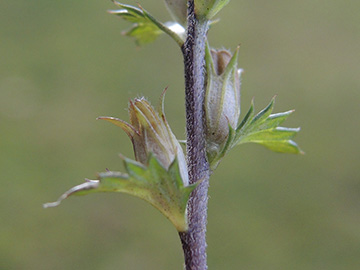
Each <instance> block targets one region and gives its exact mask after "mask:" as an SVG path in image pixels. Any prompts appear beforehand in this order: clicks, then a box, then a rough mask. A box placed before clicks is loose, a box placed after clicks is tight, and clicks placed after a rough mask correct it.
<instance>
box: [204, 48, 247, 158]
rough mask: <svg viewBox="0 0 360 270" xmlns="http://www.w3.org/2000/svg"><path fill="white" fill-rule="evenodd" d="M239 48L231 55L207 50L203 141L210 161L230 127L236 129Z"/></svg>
mask: <svg viewBox="0 0 360 270" xmlns="http://www.w3.org/2000/svg"><path fill="white" fill-rule="evenodd" d="M238 51H239V47H238V48H237V49H236V51H235V53H234V55H231V53H230V52H228V51H226V50H209V48H207V50H206V56H205V58H206V72H207V82H206V94H205V115H206V142H207V152H208V158H209V162H210V163H211V161H212V160H213V159H214V158H215V157H216V156H217V155H218V154H219V153H220V152H221V151H222V150H223V148H224V145H225V143H226V140H227V137H228V135H229V126H230V127H231V128H233V129H236V127H237V125H238V121H239V117H240V74H241V71H242V70H239V69H238V68H237V57H238Z"/></svg>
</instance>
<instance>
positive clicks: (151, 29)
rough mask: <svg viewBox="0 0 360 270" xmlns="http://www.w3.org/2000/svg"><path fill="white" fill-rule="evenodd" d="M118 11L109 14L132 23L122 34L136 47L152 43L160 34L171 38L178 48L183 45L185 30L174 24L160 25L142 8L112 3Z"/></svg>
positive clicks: (111, 11)
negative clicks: (133, 40)
mask: <svg viewBox="0 0 360 270" xmlns="http://www.w3.org/2000/svg"><path fill="white" fill-rule="evenodd" d="M113 2H114V3H115V4H116V5H117V6H119V7H121V9H119V10H110V11H109V13H110V14H114V15H117V16H119V17H121V18H122V19H124V20H126V21H129V22H131V23H133V25H132V27H131V28H130V29H129V30H127V31H124V32H123V34H125V35H126V36H130V37H133V38H135V42H136V44H137V45H143V44H146V43H150V42H153V41H154V40H155V39H156V38H157V37H158V36H159V35H161V34H162V33H166V34H168V35H169V36H170V37H172V38H173V39H174V40H175V42H176V43H178V45H179V46H182V44H183V43H184V40H183V39H184V38H185V36H184V34H185V29H184V28H183V27H182V26H181V25H180V24H178V23H176V22H167V23H165V24H162V23H161V22H159V21H158V20H156V19H155V18H154V17H153V16H152V15H151V14H150V13H148V12H147V11H146V10H144V9H143V8H141V7H140V8H136V7H133V6H130V5H125V4H121V3H119V2H117V1H113Z"/></svg>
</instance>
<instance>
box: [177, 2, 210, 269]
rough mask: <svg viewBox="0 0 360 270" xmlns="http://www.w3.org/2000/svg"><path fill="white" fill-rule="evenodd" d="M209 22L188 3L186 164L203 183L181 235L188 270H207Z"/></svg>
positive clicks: (192, 176) (194, 195) (192, 179)
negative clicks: (205, 107)
mask: <svg viewBox="0 0 360 270" xmlns="http://www.w3.org/2000/svg"><path fill="white" fill-rule="evenodd" d="M207 30H208V21H199V20H198V19H197V18H196V16H195V13H194V1H193V0H190V1H188V29H187V38H186V41H185V43H184V45H183V47H182V52H183V55H184V66H185V94H186V131H187V159H188V160H187V162H188V169H189V180H190V183H195V182H197V181H199V180H201V183H200V185H199V186H198V187H197V188H196V189H195V190H194V191H193V192H192V194H191V197H190V199H189V202H188V222H189V229H188V231H186V232H180V233H179V235H180V239H181V243H182V247H183V250H184V258H185V267H186V270H206V269H207V262H206V223H207V203H208V195H207V193H208V187H209V175H210V173H209V164H208V162H207V160H206V151H205V125H204V108H203V104H204V96H205V85H204V84H205V43H206V34H207Z"/></svg>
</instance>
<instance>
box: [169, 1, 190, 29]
mask: <svg viewBox="0 0 360 270" xmlns="http://www.w3.org/2000/svg"><path fill="white" fill-rule="evenodd" d="M165 4H166V7H167V8H168V10H169V12H170V14H171V16H172V17H173V18H174V20H175V21H177V22H178V23H180V24H181V25H186V19H187V0H165Z"/></svg>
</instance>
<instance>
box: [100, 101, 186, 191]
mask: <svg viewBox="0 0 360 270" xmlns="http://www.w3.org/2000/svg"><path fill="white" fill-rule="evenodd" d="M163 96H164V95H163ZM163 96H162V99H161V103H160V107H159V110H158V111H156V110H155V109H154V108H153V107H152V106H151V105H150V103H149V102H148V101H147V100H146V99H145V98H139V99H135V100H134V101H130V104H129V116H130V124H129V123H127V122H125V121H123V120H121V119H118V118H114V117H99V118H98V119H104V120H107V121H109V122H111V123H113V124H115V125H117V126H119V127H121V128H122V129H123V130H124V131H125V133H126V134H127V135H128V136H129V138H130V140H131V141H132V144H133V148H134V153H135V159H136V160H137V161H139V162H141V163H143V164H145V165H147V161H148V157H149V155H150V153H151V154H153V155H154V156H155V157H156V158H157V160H158V161H159V162H160V163H161V165H162V166H163V167H164V168H165V169H166V170H167V169H169V166H170V164H171V163H172V162H173V161H174V159H175V157H177V159H178V163H179V169H180V174H181V177H182V180H183V182H184V185H185V186H187V185H188V184H189V179H188V172H187V166H186V160H185V156H184V153H183V150H182V148H181V146H180V144H179V142H178V140H177V139H176V137H175V135H174V134H173V133H172V131H171V129H170V126H169V125H168V123H167V121H166V118H165V115H164V113H163Z"/></svg>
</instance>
